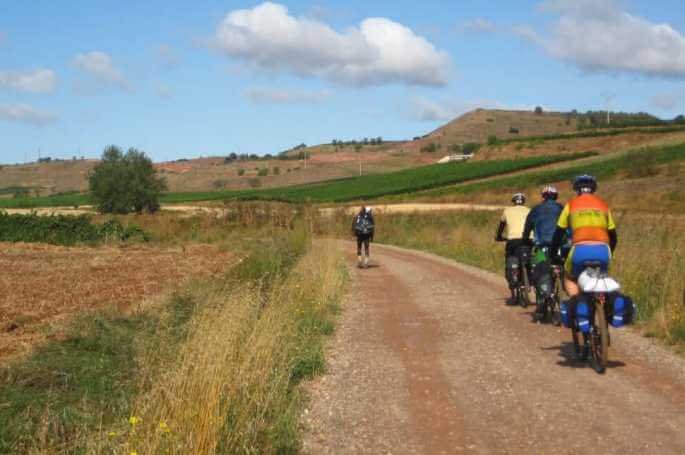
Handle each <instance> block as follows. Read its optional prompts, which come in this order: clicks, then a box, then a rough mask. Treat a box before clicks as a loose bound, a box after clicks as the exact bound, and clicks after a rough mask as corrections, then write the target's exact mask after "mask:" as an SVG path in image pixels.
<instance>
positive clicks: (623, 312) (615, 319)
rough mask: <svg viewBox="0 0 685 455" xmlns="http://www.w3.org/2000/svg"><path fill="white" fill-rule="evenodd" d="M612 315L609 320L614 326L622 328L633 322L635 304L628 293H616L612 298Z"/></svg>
mask: <svg viewBox="0 0 685 455" xmlns="http://www.w3.org/2000/svg"><path fill="white" fill-rule="evenodd" d="M611 303H612V305H611V309H612V310H613V311H612V313H613V314H612V317H611V320H610V321H609V322H610V323H611V325H612V326H613V327H616V328H620V327H623V326H624V325H628V324H632V322H633V320H634V318H635V304H634V303H633V300H632V299H631V298H630V297H628V296H627V295H623V294H616V295H614V296H612V299H611Z"/></svg>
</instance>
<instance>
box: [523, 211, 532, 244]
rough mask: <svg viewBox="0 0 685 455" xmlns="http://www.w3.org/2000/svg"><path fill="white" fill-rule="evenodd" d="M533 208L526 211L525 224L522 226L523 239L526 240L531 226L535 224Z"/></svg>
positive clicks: (528, 237)
mask: <svg viewBox="0 0 685 455" xmlns="http://www.w3.org/2000/svg"><path fill="white" fill-rule="evenodd" d="M534 213H535V209H533V210H531V211H530V212H528V216H526V224H525V225H524V226H523V237H522V238H523V241H525V242H527V241H529V240H530V233H531V231H532V230H533V227H534V226H535V221H534V219H535V215H534Z"/></svg>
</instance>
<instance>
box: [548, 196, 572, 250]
mask: <svg viewBox="0 0 685 455" xmlns="http://www.w3.org/2000/svg"><path fill="white" fill-rule="evenodd" d="M569 212H570V207H569V205H568V204H566V205H565V206H564V210H562V211H561V214H560V215H559V219H558V220H557V228H556V229H555V230H554V236H553V237H552V255H553V256H556V255H557V254H558V252H559V249H560V248H561V244H562V242H563V241H564V236H565V235H566V230H567V229H568V227H569V220H568V217H569Z"/></svg>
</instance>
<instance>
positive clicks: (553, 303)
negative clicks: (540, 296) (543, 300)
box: [549, 276, 561, 327]
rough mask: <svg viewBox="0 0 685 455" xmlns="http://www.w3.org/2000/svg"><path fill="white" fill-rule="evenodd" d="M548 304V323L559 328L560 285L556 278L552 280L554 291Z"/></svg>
mask: <svg viewBox="0 0 685 455" xmlns="http://www.w3.org/2000/svg"><path fill="white" fill-rule="evenodd" d="M549 304H550V307H549V319H550V322H551V323H552V324H554V325H555V326H557V327H559V326H560V325H561V307H560V305H561V283H560V280H559V277H558V276H557V277H555V279H554V289H553V290H552V297H551V298H550V302H549Z"/></svg>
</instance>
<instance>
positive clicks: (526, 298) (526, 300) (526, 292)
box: [519, 267, 530, 308]
mask: <svg viewBox="0 0 685 455" xmlns="http://www.w3.org/2000/svg"><path fill="white" fill-rule="evenodd" d="M522 274H523V287H521V288H519V291H520V297H519V303H520V304H521V306H522V307H523V308H526V307H528V305H530V286H529V284H528V283H529V281H528V271H527V270H526V268H525V267H523V269H522Z"/></svg>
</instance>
